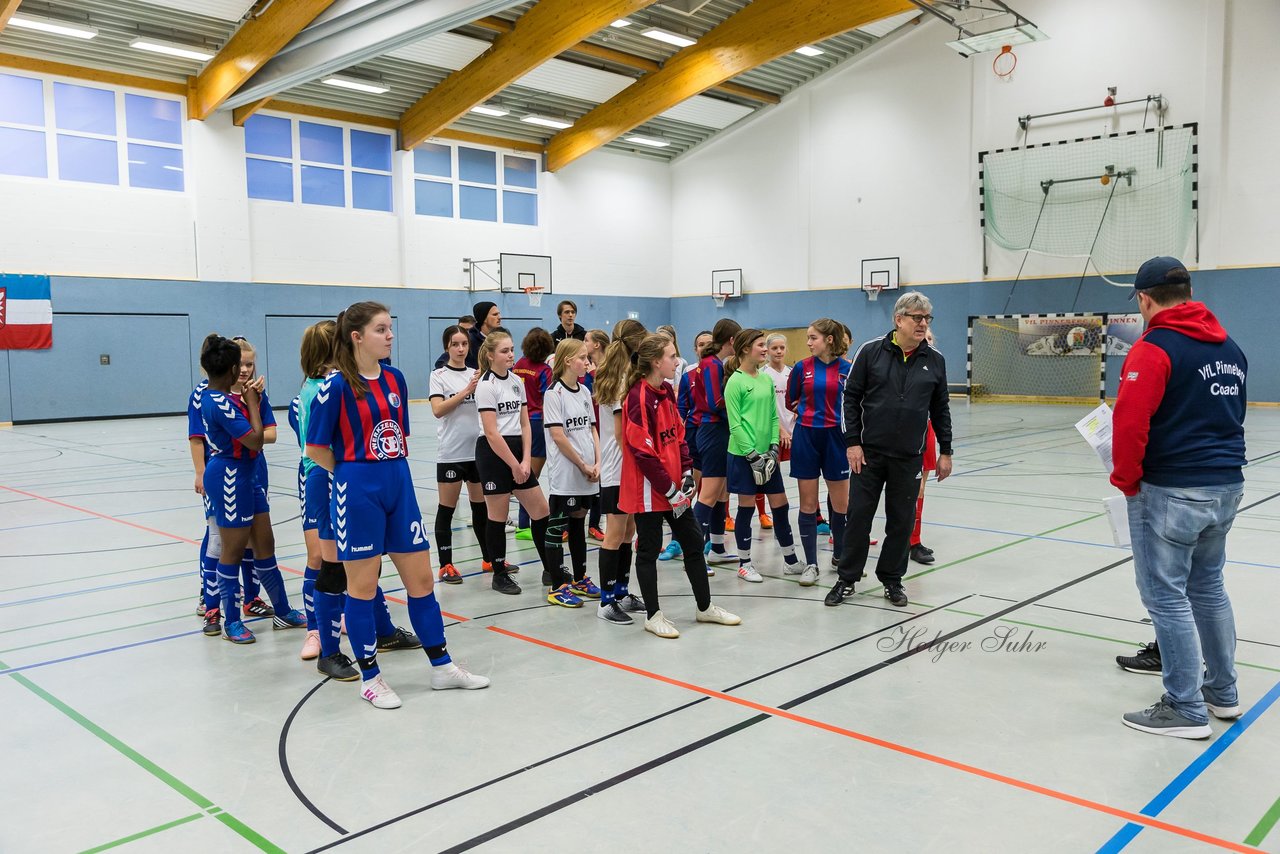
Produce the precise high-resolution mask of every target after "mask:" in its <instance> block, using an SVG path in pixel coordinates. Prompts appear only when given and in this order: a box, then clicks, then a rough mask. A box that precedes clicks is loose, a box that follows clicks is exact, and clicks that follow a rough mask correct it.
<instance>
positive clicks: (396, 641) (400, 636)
mask: <svg viewBox="0 0 1280 854" xmlns="http://www.w3.org/2000/svg"><path fill="white" fill-rule="evenodd" d="M398 649H422V641H420V640H418V636H417V635H415V634H414V633H413V632H411V631H409V630H408V629H402V628H400V627H399V626H396V630H395V633H394V634H389V635H387V636H386V637H384V638H378V652H395V651H396V650H398Z"/></svg>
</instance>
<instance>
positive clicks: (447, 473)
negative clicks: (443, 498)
mask: <svg viewBox="0 0 1280 854" xmlns="http://www.w3.org/2000/svg"><path fill="white" fill-rule="evenodd" d="M444 476H445V477H448V478H454V477H457V476H458V473H457V472H456V471H454V470H453V469H445V472H444Z"/></svg>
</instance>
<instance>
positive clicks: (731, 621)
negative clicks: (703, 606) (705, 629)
mask: <svg viewBox="0 0 1280 854" xmlns="http://www.w3.org/2000/svg"><path fill="white" fill-rule="evenodd" d="M698 622H699V623H719V624H720V625H722V626H737V625H741V624H742V618H741V617H739V616H738V615H737V614H730V613H729V612H728V611H726V610H725V609H724V608H721V607H720V606H719V605H717V604H716V603H714V602H712V603H711V604H710V605H708V606H707V610H705V611H699V612H698Z"/></svg>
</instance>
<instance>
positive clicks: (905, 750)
mask: <svg viewBox="0 0 1280 854" xmlns="http://www.w3.org/2000/svg"><path fill="white" fill-rule="evenodd" d="M487 630H488V631H491V632H494V633H496V634H500V635H504V636H506V637H510V638H513V639H515V640H520V641H524V642H526V643H531V644H535V645H537V646H541V647H544V648H546V649H550V650H553V651H555V652H559V653H563V654H565V655H571V656H574V657H576V658H581V659H584V660H586V661H591V662H594V663H596V664H601V665H604V666H605V667H612V668H615V669H617V670H622V671H624V672H626V673H631V674H633V675H635V676H641V677H644V678H646V679H652V680H654V681H656V682H661V683H663V684H666V685H671V686H673V687H676V688H683V689H685V690H686V691H692V692H694V693H696V694H702V695H703V696H706V697H711V698H713V699H717V700H724V701H725V702H728V703H733V704H735V705H739V706H742V707H743V708H747V709H751V710H752V711H755V712H759V713H761V714H763V715H767V716H769V717H775V718H782V719H783V720H788V721H791V722H793V723H798V724H802V725H804V726H810V727H814V728H816V729H820V730H825V731H826V732H830V733H834V734H836V735H842V736H844V737H846V738H850V739H853V740H855V741H861V742H863V743H865V744H870V745H872V746H875V747H881V748H884V749H886V750H891V751H894V752H895V753H901V754H904V755H906V756H911V757H914V758H916V759H923V760H924V761H926V762H931V763H933V764H936V765H941V766H942V767H944V768H950V769H952V770H956V771H961V772H963V773H966V774H971V775H973V776H975V777H980V778H982V779H986V780H991V781H994V782H997V783H1004V784H1005V785H1008V786H1012V787H1014V788H1018V789H1022V790H1023V791H1027V792H1032V793H1034V794H1038V795H1044V796H1046V797H1049V798H1053V799H1055V800H1059V801H1063V802H1065V803H1069V804H1072V805H1074V806H1079V807H1084V808H1086V809H1091V810H1094V811H1096V812H1101V813H1105V814H1107V815H1111V816H1114V817H1116V818H1123V819H1127V820H1128V821H1130V822H1136V823H1139V824H1142V825H1146V826H1148V827H1154V828H1157V829H1159V830H1165V831H1168V832H1169V833H1173V834H1176V835H1178V836H1183V837H1186V838H1188V839H1194V840H1196V841H1198V842H1205V843H1208V844H1210V845H1219V846H1221V847H1223V848H1227V849H1228V850H1232V851H1246V852H1248V851H1256V850H1257V849H1256V848H1253V847H1251V846H1247V845H1242V844H1240V843H1237V842H1232V841H1230V840H1226V839H1219V838H1218V837H1215V836H1211V835H1209V834H1207V833H1201V832H1200V831H1197V830H1192V829H1191V828H1188V827H1183V826H1181V825H1177V824H1172V823H1170V822H1165V821H1160V820H1159V819H1157V818H1155V817H1153V816H1147V815H1142V814H1139V813H1134V812H1130V811H1129V810H1124V809H1120V808H1119V807H1113V806H1109V805H1108V804H1103V803H1099V802H1098V801H1093V800H1089V799H1088V798H1083V797H1080V796H1078V795H1072V794H1069V793H1067V792H1060V791H1058V790H1056V789H1051V788H1049V787H1047V786H1041V785H1039V784H1036V783H1031V782H1028V781H1026V780H1020V779H1018V778H1016V777H1010V776H1008V775H1005V774H1000V773H998V772H995V771H988V770H986V769H984V768H978V767H977V766H974V765H969V764H967V763H964V762H959V761H956V760H954V759H948V758H946V757H944V756H939V755H937V754H934V753H929V752H928V751H924V750H919V749H917V748H914V747H908V746H906V745H904V744H898V743H896V742H892V741H888V740H886V739H883V738H878V737H876V736H873V735H868V734H866V733H861V732H857V731H856V730H851V729H847V728H845V727H842V726H838V725H836V724H831V723H827V722H826V721H820V720H818V719H816V718H810V717H806V716H805V715H799V714H796V713H795V712H791V711H787V710H786V709H784V708H780V707H777V706H770V705H766V704H764V703H757V702H755V701H753V700H748V699H746V698H744V697H736V696H734V695H732V694H726V693H725V692H723V691H717V690H715V689H714V688H704V687H703V686H701V685H695V684H693V683H692V682H685V681H684V680H681V679H676V678H674V677H671V676H664V675H662V674H660V673H654V672H652V671H649V670H644V669H642V668H639V667H635V666H633V665H630V664H623V663H622V662H619V661H611V660H610V659H607V658H602V657H600V656H598V655H592V654H591V653H589V652H582V651H581V650H576V649H572V648H570V647H566V646H561V645H560V644H556V643H552V642H551V641H545V640H542V639H540V638H535V637H531V636H529V635H524V634H520V633H519V632H513V631H511V630H510V629H503V628H499V627H497V626H489V627H488V628H487ZM1275 690H1276V691H1277V692H1280V685H1277V687H1276V689H1275ZM803 699H804V698H801V701H803ZM793 703H794V704H797V705H798V703H797V701H795V700H793V701H791V702H790V703H787V704H785V705H792V704H793Z"/></svg>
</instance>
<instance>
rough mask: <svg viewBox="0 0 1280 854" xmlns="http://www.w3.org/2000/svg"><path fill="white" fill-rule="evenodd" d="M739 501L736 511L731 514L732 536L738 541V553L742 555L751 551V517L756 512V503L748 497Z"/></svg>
mask: <svg viewBox="0 0 1280 854" xmlns="http://www.w3.org/2000/svg"><path fill="white" fill-rule="evenodd" d="M739 501H741V503H740V504H739V505H738V512H737V513H735V514H733V521H734V526H733V536H734V538H735V539H737V541H738V554H739V555H743V554H750V553H751V517H752V516H754V515H755V513H756V504H755V501H754V500H752V499H750V498H748V499H747V500H745V501H742V500H741V499H739ZM748 559H749V558H748Z"/></svg>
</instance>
